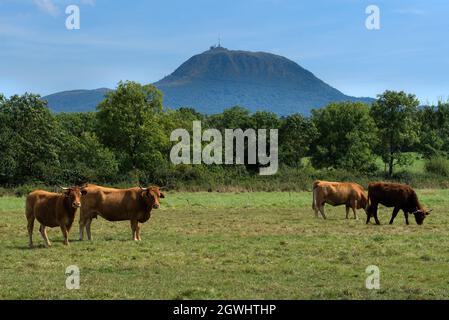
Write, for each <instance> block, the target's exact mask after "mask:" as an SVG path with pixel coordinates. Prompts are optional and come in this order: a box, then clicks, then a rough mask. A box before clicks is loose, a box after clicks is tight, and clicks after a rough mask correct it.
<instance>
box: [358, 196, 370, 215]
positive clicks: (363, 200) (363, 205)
mask: <svg viewBox="0 0 449 320" xmlns="http://www.w3.org/2000/svg"><path fill="white" fill-rule="evenodd" d="M367 208H368V197H367V196H366V195H365V194H364V193H362V194H361V195H360V199H359V200H358V201H357V209H363V210H365V212H366V210H367Z"/></svg>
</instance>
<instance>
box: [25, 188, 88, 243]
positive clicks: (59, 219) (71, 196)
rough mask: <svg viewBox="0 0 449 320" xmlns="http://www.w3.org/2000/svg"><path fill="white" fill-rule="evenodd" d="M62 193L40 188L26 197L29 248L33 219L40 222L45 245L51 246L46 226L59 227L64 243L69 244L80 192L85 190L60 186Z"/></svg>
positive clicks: (31, 239) (78, 206)
mask: <svg viewBox="0 0 449 320" xmlns="http://www.w3.org/2000/svg"><path fill="white" fill-rule="evenodd" d="M62 189H63V190H64V192H63V193H52V192H47V191H42V190H36V191H33V192H31V193H30V194H29V195H28V196H27V199H26V211H25V214H26V218H27V220H28V226H27V227H28V236H29V245H30V248H31V247H33V228H34V220H35V219H37V221H39V223H40V224H41V226H40V228H39V231H40V233H41V235H42V237H43V238H44V240H45V244H46V245H47V246H49V247H50V246H51V242H50V241H49V240H48V236H47V230H46V227H50V228H55V227H60V228H61V231H62V235H63V236H64V244H65V245H68V244H69V239H68V238H69V232H70V229H71V227H72V224H73V221H74V220H75V214H76V211H77V210H78V208H80V207H81V202H80V199H81V194H86V192H87V191H86V190H84V189H83V188H80V187H72V188H62Z"/></svg>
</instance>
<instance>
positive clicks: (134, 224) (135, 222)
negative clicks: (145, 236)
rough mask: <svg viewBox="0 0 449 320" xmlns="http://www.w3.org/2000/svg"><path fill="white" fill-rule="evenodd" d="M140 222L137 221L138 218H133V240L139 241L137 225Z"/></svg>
mask: <svg viewBox="0 0 449 320" xmlns="http://www.w3.org/2000/svg"><path fill="white" fill-rule="evenodd" d="M138 224H139V223H138V222H137V220H131V231H132V233H133V240H134V241H137V240H138V239H137V225H138Z"/></svg>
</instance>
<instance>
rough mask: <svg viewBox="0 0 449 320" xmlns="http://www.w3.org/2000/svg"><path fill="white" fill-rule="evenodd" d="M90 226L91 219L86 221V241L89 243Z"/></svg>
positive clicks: (90, 235) (90, 237) (90, 239)
mask: <svg viewBox="0 0 449 320" xmlns="http://www.w3.org/2000/svg"><path fill="white" fill-rule="evenodd" d="M91 224H92V218H90V219H88V220H87V221H86V233H87V239H88V240H89V241H92V234H91V233H90V225H91Z"/></svg>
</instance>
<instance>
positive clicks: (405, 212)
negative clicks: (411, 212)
mask: <svg viewBox="0 0 449 320" xmlns="http://www.w3.org/2000/svg"><path fill="white" fill-rule="evenodd" d="M398 211H399V210H398ZM404 217H405V223H406V224H407V225H409V224H410V223H409V222H408V212H407V211H404Z"/></svg>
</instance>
